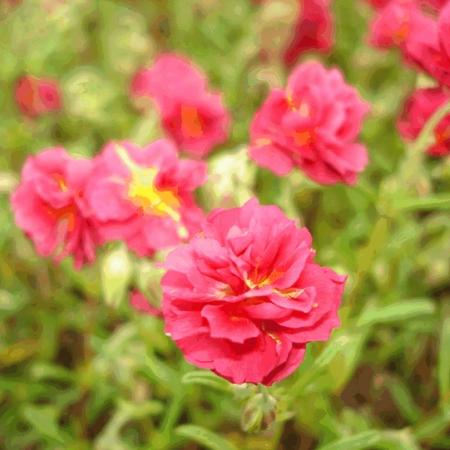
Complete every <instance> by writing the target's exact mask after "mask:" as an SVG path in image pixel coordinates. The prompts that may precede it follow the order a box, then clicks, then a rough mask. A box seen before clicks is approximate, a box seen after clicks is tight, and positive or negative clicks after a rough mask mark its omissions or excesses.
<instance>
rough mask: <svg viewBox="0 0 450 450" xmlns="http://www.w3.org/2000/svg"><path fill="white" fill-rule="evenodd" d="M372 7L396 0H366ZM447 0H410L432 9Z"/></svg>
mask: <svg viewBox="0 0 450 450" xmlns="http://www.w3.org/2000/svg"><path fill="white" fill-rule="evenodd" d="M367 1H368V2H369V3H370V4H371V5H372V6H373V7H374V8H376V9H381V8H384V7H385V6H387V4H388V3H395V2H398V0H367ZM447 1H448V0H412V1H411V3H415V4H416V5H418V6H423V7H429V8H432V9H433V10H436V11H437V10H439V9H441V8H442V7H443V6H444V5H445V4H446V3H447Z"/></svg>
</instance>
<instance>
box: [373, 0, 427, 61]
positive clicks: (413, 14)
mask: <svg viewBox="0 0 450 450" xmlns="http://www.w3.org/2000/svg"><path fill="white" fill-rule="evenodd" d="M434 28H435V23H434V20H433V19H432V18H431V17H430V16H427V15H425V14H424V12H423V11H422V9H421V8H420V5H419V3H418V2H417V1H416V0H391V1H390V2H389V3H388V4H387V5H386V6H385V7H383V8H380V9H379V11H378V13H377V16H376V17H375V19H374V21H373V22H372V25H371V36H370V41H371V43H372V44H373V45H374V46H375V47H378V48H384V49H386V48H390V47H398V48H400V49H401V50H402V51H403V54H404V56H405V58H406V59H408V47H409V46H410V45H411V44H412V45H414V43H415V42H419V41H421V40H428V39H429V34H430V33H433V32H434ZM412 39H413V40H414V41H412Z"/></svg>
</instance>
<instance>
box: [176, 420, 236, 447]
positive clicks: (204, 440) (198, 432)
mask: <svg viewBox="0 0 450 450" xmlns="http://www.w3.org/2000/svg"><path fill="white" fill-rule="evenodd" d="M175 432H176V433H177V434H178V435H180V436H183V437H187V438H189V439H192V440H193V441H195V442H197V443H199V444H201V445H204V446H205V447H206V448H208V449H210V450H237V448H236V447H235V446H234V445H233V444H231V442H229V441H227V440H226V439H224V438H222V437H221V436H218V435H217V434H215V433H213V432H212V431H209V430H206V429H205V428H203V427H199V426H197V425H182V426H180V427H178V428H176V429H175Z"/></svg>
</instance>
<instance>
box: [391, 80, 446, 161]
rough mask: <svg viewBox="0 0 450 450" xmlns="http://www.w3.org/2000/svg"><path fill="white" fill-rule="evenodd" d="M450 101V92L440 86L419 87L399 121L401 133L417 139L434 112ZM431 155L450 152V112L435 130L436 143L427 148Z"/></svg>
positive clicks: (442, 154) (443, 154) (410, 138)
mask: <svg viewBox="0 0 450 450" xmlns="http://www.w3.org/2000/svg"><path fill="white" fill-rule="evenodd" d="M448 102H450V94H448V93H446V92H445V91H444V90H443V89H440V88H430V89H418V90H417V91H416V92H414V93H413V95H412V96H411V97H410V98H409V99H408V101H407V102H406V105H405V111H404V114H403V117H402V118H401V119H400V121H399V129H400V133H401V135H402V136H403V137H404V138H405V139H408V140H414V139H416V138H417V137H418V136H419V134H420V132H421V131H422V128H423V127H424V125H425V124H426V123H427V121H428V120H429V119H430V117H431V116H432V115H433V113H434V112H435V111H436V110H437V109H438V108H439V107H441V106H442V105H444V104H445V103H448ZM427 153H428V154H429V155H431V156H446V155H449V154H450V114H449V115H447V116H446V117H445V118H444V119H443V120H441V122H440V123H439V124H438V125H437V127H436V128H435V130H434V143H433V144H432V145H431V146H430V147H429V148H428V149H427Z"/></svg>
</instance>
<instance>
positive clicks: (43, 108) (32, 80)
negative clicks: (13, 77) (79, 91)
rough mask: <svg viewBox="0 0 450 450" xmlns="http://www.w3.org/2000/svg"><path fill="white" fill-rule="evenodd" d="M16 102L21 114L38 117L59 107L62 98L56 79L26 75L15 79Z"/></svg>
mask: <svg viewBox="0 0 450 450" xmlns="http://www.w3.org/2000/svg"><path fill="white" fill-rule="evenodd" d="M15 97H16V103H17V106H18V107H19V109H20V111H21V112H22V114H24V115H26V116H28V117H38V116H41V115H43V114H46V113H49V112H52V111H58V110H59V109H61V105H62V100H61V93H60V90H59V85H58V83H57V81H55V80H51V79H48V78H36V77H32V76H31V75H26V76H23V77H22V78H20V79H19V80H18V81H17V85H16V91H15Z"/></svg>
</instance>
